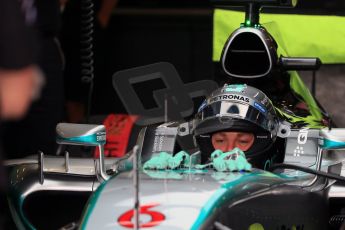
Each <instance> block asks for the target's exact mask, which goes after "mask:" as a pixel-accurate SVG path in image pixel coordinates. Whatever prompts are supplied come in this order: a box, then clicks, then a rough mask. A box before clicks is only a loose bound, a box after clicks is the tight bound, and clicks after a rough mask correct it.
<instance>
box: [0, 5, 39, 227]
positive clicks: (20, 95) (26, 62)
mask: <svg viewBox="0 0 345 230" xmlns="http://www.w3.org/2000/svg"><path fill="white" fill-rule="evenodd" d="M20 9H21V6H20V4H19V2H18V1H13V0H1V1H0V34H1V39H0V137H1V134H2V126H1V122H3V121H6V120H14V119H19V118H21V117H23V116H24V115H25V113H26V112H27V110H28V108H29V106H30V104H31V102H32V100H34V99H35V98H37V96H38V95H39V92H40V88H41V85H42V76H41V75H40V71H39V70H38V68H37V67H36V66H35V64H34V63H35V42H34V37H33V33H32V31H30V29H29V28H28V26H27V24H30V23H31V22H32V20H34V19H35V17H36V16H35V9H34V7H33V5H30V4H26V9H27V11H26V13H27V14H23V12H21V10H20ZM1 141H2V140H1V138H0V210H1V211H0V229H3V222H4V221H5V220H4V218H5V217H4V210H5V208H4V206H5V202H6V199H5V192H6V188H5V187H6V186H5V184H6V183H5V178H6V176H5V175H4V170H3V167H2V162H1V160H2V158H3V152H2V146H1Z"/></svg>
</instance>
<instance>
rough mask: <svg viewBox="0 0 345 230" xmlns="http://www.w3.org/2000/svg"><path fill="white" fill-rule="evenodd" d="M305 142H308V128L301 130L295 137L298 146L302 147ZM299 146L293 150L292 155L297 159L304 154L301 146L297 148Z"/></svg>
mask: <svg viewBox="0 0 345 230" xmlns="http://www.w3.org/2000/svg"><path fill="white" fill-rule="evenodd" d="M307 140H308V128H305V129H301V130H300V131H299V133H298V136H297V143H298V144H299V145H304V144H305V143H307ZM299 145H297V146H296V149H295V150H294V153H293V155H294V156H295V157H299V156H301V154H304V149H303V146H299Z"/></svg>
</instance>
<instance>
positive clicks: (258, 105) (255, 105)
mask: <svg viewBox="0 0 345 230" xmlns="http://www.w3.org/2000/svg"><path fill="white" fill-rule="evenodd" d="M254 107H255V108H257V109H258V110H260V111H261V112H262V113H266V109H265V106H263V105H261V104H259V103H257V102H254Z"/></svg>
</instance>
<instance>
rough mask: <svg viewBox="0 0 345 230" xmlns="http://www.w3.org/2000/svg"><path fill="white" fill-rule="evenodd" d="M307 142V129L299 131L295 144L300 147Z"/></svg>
mask: <svg viewBox="0 0 345 230" xmlns="http://www.w3.org/2000/svg"><path fill="white" fill-rule="evenodd" d="M307 140H308V128H305V129H301V130H300V131H299V133H298V137H297V142H298V144H300V145H304V144H305V143H306V142H307Z"/></svg>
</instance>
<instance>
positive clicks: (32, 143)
mask: <svg viewBox="0 0 345 230" xmlns="http://www.w3.org/2000/svg"><path fill="white" fill-rule="evenodd" d="M21 2H22V9H24V10H25V11H26V15H30V14H29V13H27V9H26V8H25V6H26V5H28V2H32V3H33V4H34V7H35V8H36V15H37V16H36V20H35V21H34V22H33V23H32V29H33V30H34V31H35V35H36V42H37V51H38V52H37V59H36V60H37V64H38V66H39V67H40V68H41V70H42V72H43V74H44V76H45V78H44V79H45V86H44V88H43V89H42V93H41V97H40V99H39V100H37V101H35V102H34V103H33V104H32V105H31V107H30V109H29V111H28V113H27V114H26V116H25V117H23V119H21V120H20V121H11V122H6V124H4V126H5V131H4V134H5V135H4V150H5V153H6V154H7V158H21V157H25V156H28V155H32V154H36V153H37V151H38V150H41V151H43V152H44V153H45V154H54V153H55V151H56V147H57V145H56V143H55V127H56V124H57V123H58V122H61V121H62V119H63V103H64V90H63V75H62V71H63V65H64V64H63V54H62V52H61V49H60V44H59V41H58V39H57V35H58V33H59V29H60V3H59V0H49V1H48V0H21Z"/></svg>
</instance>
